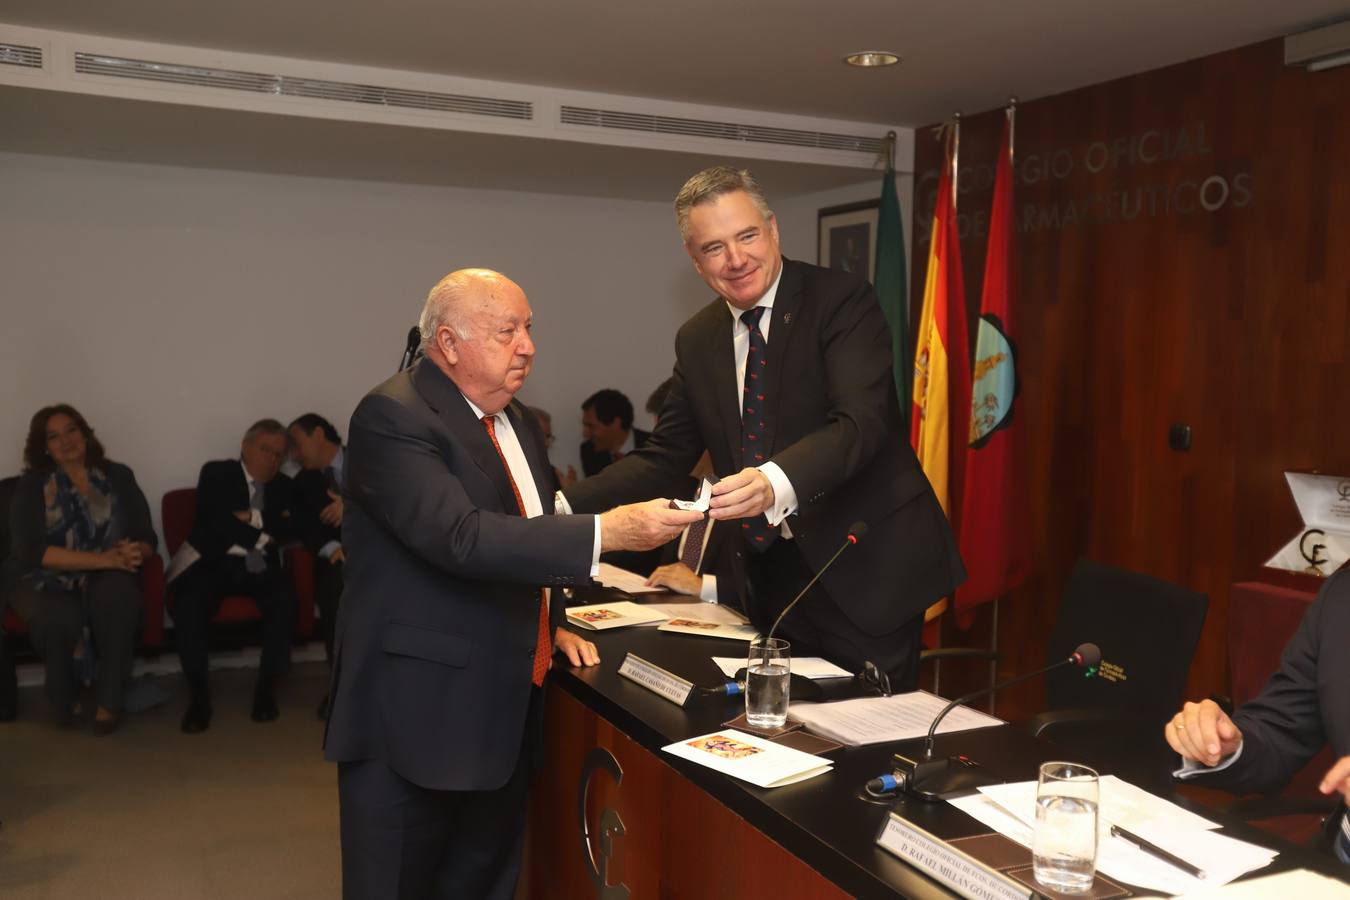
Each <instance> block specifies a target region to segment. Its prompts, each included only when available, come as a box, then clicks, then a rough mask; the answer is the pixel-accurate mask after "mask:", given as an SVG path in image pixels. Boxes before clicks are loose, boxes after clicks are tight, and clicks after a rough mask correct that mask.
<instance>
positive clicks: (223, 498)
mask: <svg viewBox="0 0 1350 900" xmlns="http://www.w3.org/2000/svg"><path fill="white" fill-rule="evenodd" d="M294 505H295V484H294V482H292V481H291V479H290V477H289V476H287V475H283V474H281V473H277V476H276V477H275V478H273V479H272V480H271V481H269V482H267V484H266V485H265V486H264V488H263V510H262V516H263V527H262V528H261V529H257V528H254V527H253V526H252V525H250V524H248V523H247V522H241V521H239V520H238V519H237V518H235V515H234V514H235V513H236V512H239V511H240V510H245V509H248V481H247V480H246V479H245V478H244V467H243V465H242V464H241V463H240V462H239V460H237V459H218V460H213V461H212V462H209V463H207V464H206V465H204V466H202V471H201V474H200V475H198V476H197V513H196V516H195V517H194V518H193V520H192V531H191V532H190V533H189V534H188V543H190V544H191V545H192V546H193V548H195V549H196V551H197V552H198V553H200V554H201V555H202V559H203V560H205V561H208V562H210V561H214V560H218V559H220V558H222V557H223V556H225V551H227V550H229V549H230V547H232V546H234V545H236V544H237V545H239V546H240V547H243V548H244V549H245V550H247V549H250V548H252V547H253V545H254V544H256V543H258V535H259V534H260V533H261V532H262V531H265V532H267V533H268V534H269V535H271V536H272V541H271V543H269V544H268V545H267V556H268V560H269V563H271V564H275V562H276V558H277V551H278V550H279V548H280V546H281V545H282V544H284V543H286V542H287V541H289V540H291V539H292V538H293V537H295V518H294Z"/></svg>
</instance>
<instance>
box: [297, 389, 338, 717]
mask: <svg viewBox="0 0 1350 900" xmlns="http://www.w3.org/2000/svg"><path fill="white" fill-rule="evenodd" d="M286 432H287V434H289V435H290V439H291V455H292V456H293V457H294V458H295V461H296V462H298V463H299V464H300V471H299V472H298V473H296V476H295V531H296V533H297V534H298V535H299V537H300V539H301V540H302V541H304V542H305V546H306V547H307V548H308V549H309V552H310V553H312V554H314V602H315V603H316V604H317V605H318V607H319V629H320V631H321V632H322V634H323V648H324V654H325V655H326V657H327V659H328V664H329V665H330V666H331V665H332V664H333V633H334V630H335V628H336V625H337V615H338V602H339V600H340V598H341V597H342V564H343V563H344V562H345V561H346V556H345V554H344V553H343V551H342V465H343V462H344V460H343V456H344V454H343V452H342V437H341V435H339V434H338V431H337V429H336V428H334V427H333V425H332V423H331V422H329V421H328V420H327V419H325V418H324V417H323V416H321V415H319V414H318V413H305V414H304V415H303V416H300V417H299V418H297V419H296V420H295V421H294V422H292V423H291V424H290V425H289V426H287V428H286ZM318 716H319V718H320V719H324V718H327V716H328V692H327V691H325V692H324V695H323V699H322V700H320V701H319V708H318Z"/></svg>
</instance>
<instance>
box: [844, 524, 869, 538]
mask: <svg viewBox="0 0 1350 900" xmlns="http://www.w3.org/2000/svg"><path fill="white" fill-rule="evenodd" d="M866 534H867V523H866V522H854V523H853V525H852V527H850V528H849V530H848V536H849V537H851V538H853V540H854V541H855V542H856V541H860V540H862V539H863V537H864V536H865V535H866Z"/></svg>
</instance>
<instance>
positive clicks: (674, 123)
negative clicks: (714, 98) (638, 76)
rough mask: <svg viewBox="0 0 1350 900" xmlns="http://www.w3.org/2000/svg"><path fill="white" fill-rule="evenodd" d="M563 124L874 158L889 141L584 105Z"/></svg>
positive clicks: (566, 114)
mask: <svg viewBox="0 0 1350 900" xmlns="http://www.w3.org/2000/svg"><path fill="white" fill-rule="evenodd" d="M562 121H563V124H566V125H585V126H588V127H591V128H617V129H621V130H623V131H645V132H647V133H649V134H674V135H683V136H685V137H698V138H716V139H718V140H723V141H742V142H749V143H753V144H780V145H783V146H788V147H813V148H816V149H820V150H848V151H852V152H854V153H869V154H872V155H877V154H880V153H881V150H882V145H883V143H884V142H885V139H884V138H878V137H866V136H864V135H860V134H831V133H830V132H826V131H804V130H801V129H796V128H769V127H766V126H764V125H741V124H736V123H733V122H711V121H708V120H706V119H680V118H676V117H674V116H654V115H650V114H648V113H629V112H616V111H614V110H608V109H590V108H587V107H584V106H563V107H562Z"/></svg>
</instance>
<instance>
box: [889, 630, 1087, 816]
mask: <svg viewBox="0 0 1350 900" xmlns="http://www.w3.org/2000/svg"><path fill="white" fill-rule="evenodd" d="M1101 661H1102V651H1101V648H1099V647H1098V646H1097V645H1096V644H1090V643H1089V644H1079V645H1078V647H1077V648H1076V649H1075V650H1074V651H1073V653H1071V654H1070V655H1069V656H1068V657H1067V658H1065V659H1061V660H1059V661H1058V662H1055V663H1051V664H1050V665H1048V666H1046V667H1045V668H1043V669H1037V670H1036V671H1034V672H1028V673H1027V674H1025V675H1019V676H1017V677H1016V678H1011V679H1009V680H1008V681H1005V682H1003V683H1002V684H996V685H994V686H993V687H987V688H981V689H980V690H978V691H972V692H970V693H969V694H966V695H965V696H963V697H957V698H956V699H955V700H953V701H951V702H950V703H948V704H947V705H946V706H944V707H943V708H942V711H941V712H940V713H938V714H937V715H936V716H935V717H934V718H933V722H932V724H931V725H929V726H928V735H927V737H925V738H924V741H923V756H922V757H921V758H919V759H910V758H909V757H907V756H904V755H902V754H899V753H897V754H895V759H894V762H895V771H894V772H891V773H888V774H886V775H881V776H878V777H877V778H873V779H872V780H871V781H869V782H867V784H866V785H865V786H864V790H866V791H867V793H869V794H872V795H873V796H880V795H881V794H882V793H884V792H890V791H894V790H903V791H904V792H905V793H906V794H909V795H910V796H914V797H919V798H921V799H923V800H929V801H932V800H941V799H943V798H944V797H948V796H951V795H952V794H958V793H962V792H964V791H969V790H973V789H975V788H977V787H980V786H982V785H987V784H996V783H998V782H999V780H1000V779H998V778H996V777H994V776H992V775H986V774H984V773H983V772H979V771H977V770H976V769H977V767H978V766H979V763H977V762H975V761H974V760H972V759H970V758H969V757H967V756H946V757H942V758H940V759H934V758H933V739H934V736H935V735H936V734H937V727H938V725H940V724H942V720H943V719H944V718H945V717H946V716H947V713H949V712H951V711H952V710H953V709H955V708H956V707H958V706H960V705H962V704H964V703H969V702H970V701H971V700H974V699H976V698H977V697H981V696H983V695H985V694H992V693H995V692H997V691H1001V690H1003V689H1004V688H1006V687H1012V686H1013V685H1014V684H1021V683H1022V682H1023V681H1026V680H1028V679H1031V678H1035V677H1037V676H1039V675H1044V674H1045V673H1047V672H1051V671H1054V670H1055V669H1058V668H1062V667H1063V666H1076V667H1079V668H1083V669H1086V670H1087V675H1088V677H1089V678H1090V677H1092V676H1093V675H1095V674H1097V666H1098V665H1099V664H1100V663H1101Z"/></svg>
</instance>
